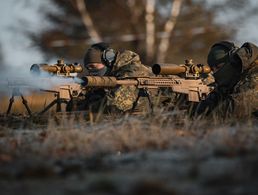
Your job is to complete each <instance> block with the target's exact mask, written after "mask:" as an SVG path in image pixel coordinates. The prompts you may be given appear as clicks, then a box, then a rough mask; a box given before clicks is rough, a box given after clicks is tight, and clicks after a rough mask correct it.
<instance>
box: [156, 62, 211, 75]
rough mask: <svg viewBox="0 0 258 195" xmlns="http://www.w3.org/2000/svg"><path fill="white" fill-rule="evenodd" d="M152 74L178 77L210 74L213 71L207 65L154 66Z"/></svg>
mask: <svg viewBox="0 0 258 195" xmlns="http://www.w3.org/2000/svg"><path fill="white" fill-rule="evenodd" d="M152 72H153V74H155V75H178V74H182V73H186V72H189V73H210V72H211V69H210V67H209V66H207V65H201V64H197V65H191V66H187V65H175V64H154V65H153V66H152Z"/></svg>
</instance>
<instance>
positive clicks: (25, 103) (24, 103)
mask: <svg viewBox="0 0 258 195" xmlns="http://www.w3.org/2000/svg"><path fill="white" fill-rule="evenodd" d="M21 98H22V103H23V105H24V106H25V108H26V110H27V112H28V114H29V115H30V116H32V112H31V110H30V108H29V106H28V101H27V100H26V99H25V98H24V97H23V95H21Z"/></svg>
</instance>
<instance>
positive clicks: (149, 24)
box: [145, 0, 155, 61]
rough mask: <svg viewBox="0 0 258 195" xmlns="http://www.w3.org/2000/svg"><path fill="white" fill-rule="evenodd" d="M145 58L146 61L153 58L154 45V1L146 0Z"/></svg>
mask: <svg viewBox="0 0 258 195" xmlns="http://www.w3.org/2000/svg"><path fill="white" fill-rule="evenodd" d="M145 10H146V16H145V20H146V57H147V60H148V59H150V60H149V61H151V59H152V58H153V54H154V44H155V24H154V12H155V0H146V7H145Z"/></svg>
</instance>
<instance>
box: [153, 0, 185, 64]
mask: <svg viewBox="0 0 258 195" xmlns="http://www.w3.org/2000/svg"><path fill="white" fill-rule="evenodd" d="M182 2H183V0H174V1H173V3H172V7H171V12H170V18H169V19H168V20H167V22H166V24H165V27H164V32H165V33H166V34H167V35H168V36H167V37H164V38H162V39H161V40H160V44H159V50H158V56H157V57H158V62H164V60H165V57H166V54H167V50H168V46H169V39H170V37H171V33H172V31H173V30H174V27H175V25H176V22H177V17H178V15H179V13H180V10H181V5H182Z"/></svg>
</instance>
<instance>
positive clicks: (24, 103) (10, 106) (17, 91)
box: [6, 88, 32, 116]
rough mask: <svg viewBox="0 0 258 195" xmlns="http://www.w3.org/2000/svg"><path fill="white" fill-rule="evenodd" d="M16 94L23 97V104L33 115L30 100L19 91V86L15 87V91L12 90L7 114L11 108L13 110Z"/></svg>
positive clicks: (30, 114)
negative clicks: (29, 104)
mask: <svg viewBox="0 0 258 195" xmlns="http://www.w3.org/2000/svg"><path fill="white" fill-rule="evenodd" d="M15 96H20V97H21V99H22V104H23V105H24V106H25V108H26V110H27V112H28V114H29V116H32V112H31V110H30V107H29V106H28V101H27V100H26V99H25V98H24V97H23V95H22V93H21V92H20V91H19V89H18V88H14V89H13V91H12V96H11V98H10V99H9V105H8V109H7V111H6V115H9V114H10V112H11V110H12V106H13V103H14V97H15Z"/></svg>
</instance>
